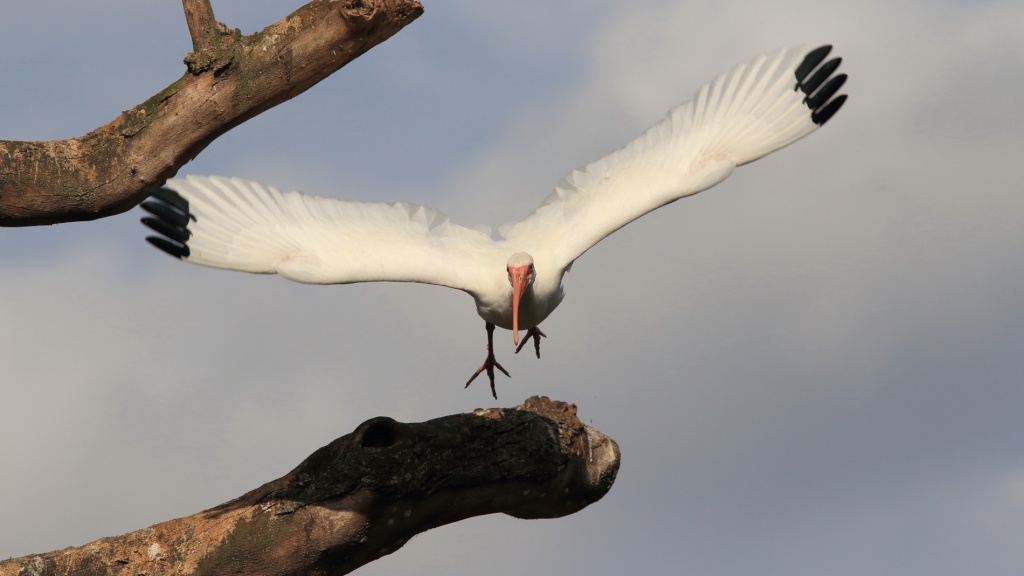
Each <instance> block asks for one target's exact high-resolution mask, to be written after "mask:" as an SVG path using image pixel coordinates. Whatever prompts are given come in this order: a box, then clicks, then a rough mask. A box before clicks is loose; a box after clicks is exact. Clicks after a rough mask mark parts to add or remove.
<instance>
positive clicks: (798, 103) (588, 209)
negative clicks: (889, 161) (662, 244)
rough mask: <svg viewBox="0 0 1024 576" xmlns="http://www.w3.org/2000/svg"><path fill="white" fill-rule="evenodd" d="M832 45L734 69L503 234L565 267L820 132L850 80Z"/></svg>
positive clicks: (578, 174) (576, 175) (572, 177)
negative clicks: (634, 225)
mask: <svg viewBox="0 0 1024 576" xmlns="http://www.w3.org/2000/svg"><path fill="white" fill-rule="evenodd" d="M831 48H832V47H831V46H822V47H820V48H817V49H814V50H808V49H807V48H806V47H800V48H788V49H782V50H779V51H777V52H775V53H773V54H770V55H761V56H758V57H757V58H754V59H753V60H751V61H749V62H747V63H745V64H740V65H739V66H737V67H735V68H733V70H732V71H730V72H729V73H727V74H723V75H721V76H718V77H717V78H715V79H714V80H712V81H711V82H710V83H709V84H707V85H706V86H704V87H703V88H701V89H700V90H698V91H697V93H696V94H695V95H694V98H693V100H692V101H690V102H686V103H685V104H682V105H680V106H679V107H677V108H675V109H673V110H671V111H670V112H669V113H668V117H667V118H665V119H664V120H662V121H661V122H659V123H658V124H656V125H654V126H653V127H652V128H650V129H649V130H647V131H646V132H644V133H643V134H642V135H641V136H640V137H639V138H637V139H636V140H633V141H632V142H630V143H629V144H627V145H626V146H625V147H624V148H622V149H620V150H618V151H616V152H613V153H611V154H609V155H608V156H605V157H604V158H601V159H600V160H597V161H596V162H592V163H590V164H588V165H587V166H585V167H583V168H582V169H579V170H575V171H573V172H572V173H571V174H569V175H568V176H566V177H565V178H564V179H563V180H562V182H561V183H559V185H558V186H557V187H556V188H555V191H554V192H552V193H551V195H549V196H548V197H547V198H546V199H545V200H544V202H542V203H541V205H540V206H539V207H538V208H537V209H536V210H535V211H534V212H533V213H532V214H531V215H530V216H528V217H527V218H526V219H525V220H523V221H522V222H515V223H510V224H506V225H505V226H502V228H501V230H500V231H501V234H502V235H503V236H505V238H507V239H508V241H509V243H511V244H515V245H517V246H521V247H523V249H524V250H527V251H528V252H531V253H533V254H534V256H539V255H544V256H546V257H547V258H549V259H550V262H551V263H552V264H555V265H557V266H561V267H565V266H568V265H570V264H571V263H572V262H573V261H574V260H575V259H576V258H578V257H579V256H580V255H582V254H583V253H584V252H586V251H587V250H588V249H590V247H591V246H593V245H594V244H597V243H598V242H599V241H600V240H601V239H603V238H604V237H605V236H608V235H609V234H611V233H612V232H614V231H616V230H618V229H619V228H621V227H623V226H625V225H626V224H628V223H630V222H632V221H633V220H635V219H637V218H639V217H640V216H643V215H644V214H646V213H648V212H650V211H651V210H654V209H656V208H659V207H661V206H664V205H665V204H668V203H670V202H673V201H675V200H678V199H680V198H682V197H684V196H689V195H691V194H695V193H697V192H700V191H702V190H706V189H708V188H710V187H712V186H714V185H715V184H717V183H719V182H721V181H722V180H724V179H725V178H726V177H727V176H728V175H729V174H730V173H731V172H732V170H733V168H735V167H736V166H740V165H742V164H746V163H747V162H751V161H753V160H756V159H758V158H760V157H762V156H764V155H766V154H768V153H770V152H773V151H775V150H778V149H779V148H782V147H783V146H786V145H787V144H791V143H792V142H795V141H796V140H798V139H800V138H803V137H804V136H806V135H808V134H810V133H811V132H813V131H815V130H817V129H818V128H819V127H821V125H823V124H824V123H825V122H827V121H828V119H829V118H831V117H832V115H833V114H835V113H836V112H837V111H838V110H839V108H840V106H842V105H843V102H844V101H845V100H846V95H845V94H844V95H840V96H835V94H836V92H838V91H839V88H840V87H841V86H842V85H843V83H844V82H845V81H846V75H845V74H839V75H835V76H833V73H834V72H835V70H836V68H838V67H839V63H840V61H841V59H840V58H833V59H831V60H828V61H827V62H826V61H825V59H826V58H827V57H828V54H829V52H830V51H831Z"/></svg>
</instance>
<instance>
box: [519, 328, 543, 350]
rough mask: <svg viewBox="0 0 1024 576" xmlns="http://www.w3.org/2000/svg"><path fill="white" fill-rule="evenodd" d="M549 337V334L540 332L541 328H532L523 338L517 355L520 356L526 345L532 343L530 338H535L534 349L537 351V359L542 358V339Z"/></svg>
mask: <svg viewBox="0 0 1024 576" xmlns="http://www.w3.org/2000/svg"><path fill="white" fill-rule="evenodd" d="M547 337H548V335H547V334H545V333H543V332H541V331H540V327H539V326H534V327H533V328H530V329H529V330H527V331H526V337H525V338H523V341H522V342H520V343H519V347H518V348H516V354H519V351H520V350H522V349H523V346H526V343H527V342H529V341H530V338H533V348H534V349H535V350H536V351H537V358H540V339H541V338H547Z"/></svg>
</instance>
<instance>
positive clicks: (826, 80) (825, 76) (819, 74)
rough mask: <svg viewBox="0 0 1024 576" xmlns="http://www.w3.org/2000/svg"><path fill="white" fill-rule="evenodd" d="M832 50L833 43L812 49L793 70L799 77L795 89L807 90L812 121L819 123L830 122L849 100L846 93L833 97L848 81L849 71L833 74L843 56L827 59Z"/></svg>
mask: <svg viewBox="0 0 1024 576" xmlns="http://www.w3.org/2000/svg"><path fill="white" fill-rule="evenodd" d="M831 52H832V45H831V44H826V45H824V46H819V47H818V48H815V49H814V50H811V51H810V52H808V53H807V55H806V56H804V59H803V61H802V62H801V63H800V65H799V66H797V67H796V71H795V72H794V75H795V76H796V86H795V87H794V90H800V91H802V92H803V93H804V95H805V97H804V104H806V105H807V108H808V109H810V111H811V121H812V122H814V123H815V124H817V125H819V126H821V125H822V124H824V123H825V122H828V120H829V119H830V118H832V116H834V115H835V113H836V112H838V111H839V108H841V107H842V105H843V103H844V102H846V95H845V94H841V95H839V96H836V97H835V98H833V96H835V94H836V92H838V91H839V89H840V88H841V87H842V86H843V84H844V83H845V82H846V77H847V76H846V74H839V75H836V76H832V74H833V73H834V72H835V71H836V70H837V69H838V68H839V65H840V64H841V63H842V61H843V59H842V58H832V59H831V60H828V61H825V58H827V57H828V55H829V53H831ZM822 62H824V64H822Z"/></svg>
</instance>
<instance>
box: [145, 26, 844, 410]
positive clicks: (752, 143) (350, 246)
mask: <svg viewBox="0 0 1024 576" xmlns="http://www.w3.org/2000/svg"><path fill="white" fill-rule="evenodd" d="M830 49H831V47H828V46H823V47H821V48H818V49H815V50H808V49H806V48H792V49H783V50H779V51H777V52H775V53H774V54H772V55H762V56H759V57H758V58H755V59H754V60H751V61H750V62H747V63H745V64H741V65H739V66H737V67H736V68H734V69H733V70H732V71H731V72H730V73H728V74H724V75H722V76H719V77H718V78H716V79H715V80H714V81H712V82H711V83H710V84H708V85H706V86H704V87H703V88H701V89H700V90H699V91H698V92H697V93H696V94H695V96H694V100H692V101H690V102H687V103H684V104H683V105H681V106H679V107H677V108H675V109H673V110H671V111H670V112H669V114H668V116H667V117H666V118H665V119H664V120H662V121H661V122H659V123H658V124H656V125H655V126H653V127H652V128H650V129H649V130H647V131H646V132H644V133H643V134H642V135H641V136H640V137H639V138H637V139H635V140H633V141H632V142H630V143H629V144H628V145H626V146H625V147H624V148H622V149H620V150H618V151H616V152H613V153H611V154H609V155H607V156H605V157H604V158H601V159H600V160H597V161H595V162H592V163H590V164H588V165H587V166H585V167H583V168H581V169H579V170H575V171H573V172H572V173H570V174H569V175H568V176H567V177H566V178H565V179H564V180H563V181H562V182H561V183H559V185H558V186H557V187H556V188H555V190H554V192H552V193H551V194H550V195H549V196H548V197H547V198H546V199H545V200H544V201H543V202H542V203H541V205H540V206H539V207H538V208H537V209H536V210H535V211H534V212H533V213H532V214H530V215H529V216H528V217H527V218H525V219H523V220H521V221H519V222H512V223H509V224H506V225H504V226H502V227H501V228H500V230H499V232H500V235H501V238H500V239H495V238H493V237H492V236H491V234H490V233H489V230H484V229H480V228H467V227H464V226H460V225H458V224H455V223H453V222H451V221H450V220H449V219H448V218H447V217H446V216H445V215H444V214H442V213H440V212H438V211H436V210H433V209H431V208H427V207H425V206H418V205H415V204H409V203H405V202H397V203H394V204H387V203H370V202H354V201H344V200H336V199H331V198H322V197H316V196H308V195H304V194H301V193H299V192H288V193H281V192H280V191H278V190H277V189H275V188H272V187H267V186H263V185H261V184H259V183H256V182H252V181H247V180H242V179H238V178H221V177H197V176H189V177H187V178H183V179H172V180H169V181H168V182H167V187H166V188H165V189H162V190H160V191H157V192H156V193H154V197H155V198H157V199H158V200H159V202H158V201H149V202H146V203H144V204H143V207H144V208H145V209H146V210H147V211H149V212H151V213H152V214H153V215H154V216H155V218H153V217H147V218H145V219H144V220H143V221H144V222H145V223H146V224H147V225H148V226H150V227H151V228H153V229H154V230H156V231H157V232H159V233H161V234H162V235H163V236H164V237H149V240H150V241H151V242H152V243H153V244H155V245H156V246H157V247H159V248H161V249H162V250H164V251H166V252H168V253H170V254H172V255H174V256H177V257H179V258H181V259H183V260H186V261H188V262H193V263H196V264H202V265H206V266H213V267H217V268H226V269H231V270H240V271H245V272H254V273H276V274H279V275H281V276H284V277H286V278H289V279H291V280H295V281H298V282H306V283H312V284H348V283H353V282H371V281H401V282H422V283H427V284H438V285H442V286H448V287H451V288H456V289H459V290H462V291H464V292H467V293H468V294H470V295H471V296H472V297H473V299H474V300H475V302H476V307H477V312H478V313H479V315H480V316H481V318H483V319H484V321H485V322H486V325H487V328H488V340H489V342H488V344H489V346H488V358H487V360H486V361H485V363H484V365H483V366H481V368H480V370H478V371H477V374H479V373H480V372H481V371H483V370H487V372H488V376H489V377H490V378H491V387H492V390H493V387H494V381H493V368H494V367H497V368H499V369H501V370H502V371H504V369H503V368H501V366H500V365H498V364H497V362H496V361H495V360H494V357H493V350H492V346H491V342H490V337H491V333H492V332H493V326H499V327H501V328H505V329H509V330H513V340H514V341H515V342H516V343H517V344H518V343H519V342H518V341H519V337H518V330H519V329H526V330H529V332H528V335H527V336H528V338H530V337H532V338H534V339H535V345H536V346H537V353H538V356H539V353H540V352H539V350H540V348H539V337H541V336H543V333H541V332H540V331H539V329H537V326H538V325H539V324H540V323H541V322H543V321H544V319H546V318H547V317H548V315H549V314H551V312H552V311H553V310H554V309H555V308H556V307H557V306H558V304H559V303H560V302H561V301H562V298H563V297H564V291H563V288H562V280H563V276H564V274H565V272H567V271H568V270H569V268H570V267H571V266H572V263H573V262H574V261H575V260H576V259H577V258H578V257H579V256H581V255H582V254H583V253H584V252H586V251H587V250H588V249H590V248H591V247H592V246H593V245H595V244H596V243H597V242H599V241H600V240H601V239H603V238H604V237H606V236H608V235H609V234H611V233H612V232H614V231H615V230H618V229H619V228H621V227H622V226H624V225H626V224H628V223H629V222H631V221H633V220H635V219H636V218H639V217H640V216H643V215H644V214H646V213H647V212H650V211H651V210H654V209H656V208H658V207H660V206H663V205H665V204H668V203H671V202H674V201H675V200H678V199H680V198H682V197H685V196H689V195H691V194H695V193H697V192H700V191H702V190H705V189H707V188H710V187H711V186H714V185H715V184H717V183H718V182H720V181H722V180H723V179H725V178H726V177H727V176H728V175H729V174H730V173H731V172H732V170H733V169H734V168H735V167H736V166H739V165H742V164H745V163H747V162H750V161H753V160H756V159H757V158H760V157H761V156H764V155H765V154H768V153H770V152H772V151H774V150H777V149H779V148H782V147H783V146H786V145H788V144H790V143H792V142H794V141H796V140H797V139H799V138H802V137H803V136H806V135H807V134H809V133H810V132H813V131H814V130H815V129H817V128H818V127H819V126H821V125H822V124H824V122H825V121H827V120H828V119H829V118H830V117H831V116H832V115H833V114H834V113H835V112H836V111H837V110H838V109H839V107H840V106H841V105H842V104H843V102H844V100H845V98H846V97H845V95H841V96H835V94H836V92H837V91H838V90H839V88H840V87H841V86H842V84H843V82H844V81H845V79H846V77H845V75H842V74H840V75H836V76H833V72H834V71H835V69H836V68H837V67H838V65H839V61H840V60H839V59H838V58H834V59H832V60H829V61H827V62H826V61H825V59H826V57H827V55H828V53H829V51H830ZM526 341H527V340H524V341H523V343H522V344H521V345H520V348H521V347H522V345H525V343H526ZM517 351H518V350H517ZM475 377H476V374H475V375H474V378H475ZM470 381H472V379H470ZM467 385H468V383H467Z"/></svg>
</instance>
